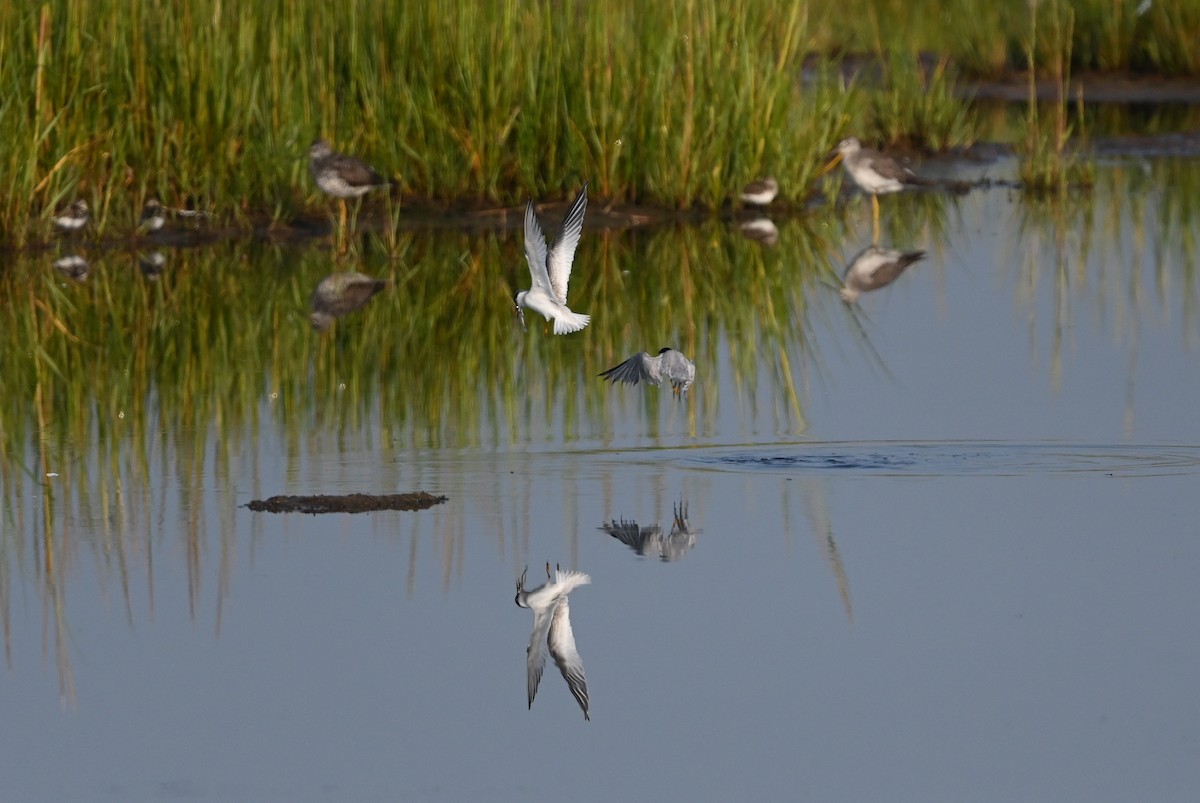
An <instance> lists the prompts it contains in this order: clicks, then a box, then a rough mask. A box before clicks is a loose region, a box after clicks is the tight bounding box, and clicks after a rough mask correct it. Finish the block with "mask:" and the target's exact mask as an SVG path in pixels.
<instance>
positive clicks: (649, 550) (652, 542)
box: [600, 502, 697, 563]
mask: <svg viewBox="0 0 1200 803" xmlns="http://www.w3.org/2000/svg"><path fill="white" fill-rule="evenodd" d="M672 513H673V515H674V521H673V522H672V524H671V532H670V533H668V534H667V537H666V538H664V537H663V534H662V528H661V527H659V526H658V524H654V525H653V526H650V527H641V526H639V525H638V523H637V522H636V521H630V520H626V519H620V520H619V521H618V520H617V519H611V520H610V521H609V523H608V524H605V525H602V526H601V527H600V529H601V530H603V531H604V532H606V533H608V534H609V535H611V536H612V537H613V538H616V539H617V540H618V541H620V542H621V543H622V544H624V545H625V546H627V547H629V548H630V549H632V550H633V551H634V552H636V553H637V554H638V555H640V556H642V557H652V558H660V559H661V560H662V561H663V562H665V563H671V562H673V561H677V560H679V559H680V558H682V557H683V556H684V555H686V554H687V553H688V552H690V551H691V549H692V547H694V546H695V545H696V532H697V531H696V530H693V529H692V528H691V525H690V524H689V522H688V512H687V503H686V502H680V503H679V504H678V505H674V506H673V507H672Z"/></svg>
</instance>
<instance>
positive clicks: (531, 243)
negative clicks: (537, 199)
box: [525, 201, 553, 293]
mask: <svg viewBox="0 0 1200 803" xmlns="http://www.w3.org/2000/svg"><path fill="white" fill-rule="evenodd" d="M525 261H526V262H528V263H529V276H530V278H532V279H533V287H532V288H530V289H531V290H536V289H539V288H540V289H541V290H543V291H545V292H546V293H553V290H552V289H551V288H550V276H549V275H548V274H547V273H546V235H544V234H542V227H541V226H539V225H538V219H537V213H536V212H534V211H533V201H530V202H529V203H527V204H525Z"/></svg>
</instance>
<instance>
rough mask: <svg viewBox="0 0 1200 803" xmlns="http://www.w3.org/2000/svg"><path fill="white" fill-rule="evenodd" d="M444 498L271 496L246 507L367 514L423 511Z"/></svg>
mask: <svg viewBox="0 0 1200 803" xmlns="http://www.w3.org/2000/svg"><path fill="white" fill-rule="evenodd" d="M447 499H448V497H445V496H435V495H434V494H430V493H426V492H425V491H416V492H414V493H407V494H341V495H338V496H327V495H324V494H319V495H317V496H272V497H271V498H270V499H255V500H253V501H252V502H250V503H249V504H247V505H246V507H248V508H250V509H251V510H254V511H259V512H263V511H265V512H267V513H311V514H313V515H316V514H318V513H369V512H371V511H373V510H425V509H426V508H431V507H433V506H434V505H440V504H441V503H442V502H445V501H446V500H447Z"/></svg>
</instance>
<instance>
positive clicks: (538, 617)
mask: <svg viewBox="0 0 1200 803" xmlns="http://www.w3.org/2000/svg"><path fill="white" fill-rule="evenodd" d="M553 607H554V606H551V605H547V606H543V607H540V608H533V609H532V610H533V632H532V633H531V634H530V635H529V646H528V647H527V648H526V649H525V689H526V691H528V692H529V707H530V708H533V698H534V696H536V695H537V690H538V684H539V683H541V682H542V670H543V669H545V667H546V650H545V646H546V633H547V631H548V630H549V629H550V619H551V616H552V615H553Z"/></svg>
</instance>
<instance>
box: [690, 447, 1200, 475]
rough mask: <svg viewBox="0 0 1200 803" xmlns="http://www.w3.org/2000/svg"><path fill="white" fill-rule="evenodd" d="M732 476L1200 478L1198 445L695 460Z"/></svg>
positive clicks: (735, 455)
mask: <svg viewBox="0 0 1200 803" xmlns="http://www.w3.org/2000/svg"><path fill="white" fill-rule="evenodd" d="M690 459H691V460H694V461H696V462H699V463H703V464H707V465H710V466H713V467H717V468H725V469H730V470H735V471H771V472H780V473H784V474H812V473H826V472H838V473H842V472H852V473H856V474H864V475H868V474H873V475H880V476H920V477H930V476H933V477H937V476H953V475H972V476H1025V475H1030V474H1077V473H1098V474H1106V475H1112V476H1120V477H1157V476H1168V475H1180V474H1195V473H1200V447H1197V446H1160V445H1127V444H1126V445H1092V444H1062V443H1007V442H1004V443H1002V442H962V441H923V442H907V443H905V442H872V443H863V442H842V443H813V444H802V445H789V446H785V447H778V446H761V447H751V448H745V447H739V448H733V449H721V450H714V451H709V452H708V453H707V454H703V455H696V456H693V457H692V458H690Z"/></svg>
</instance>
